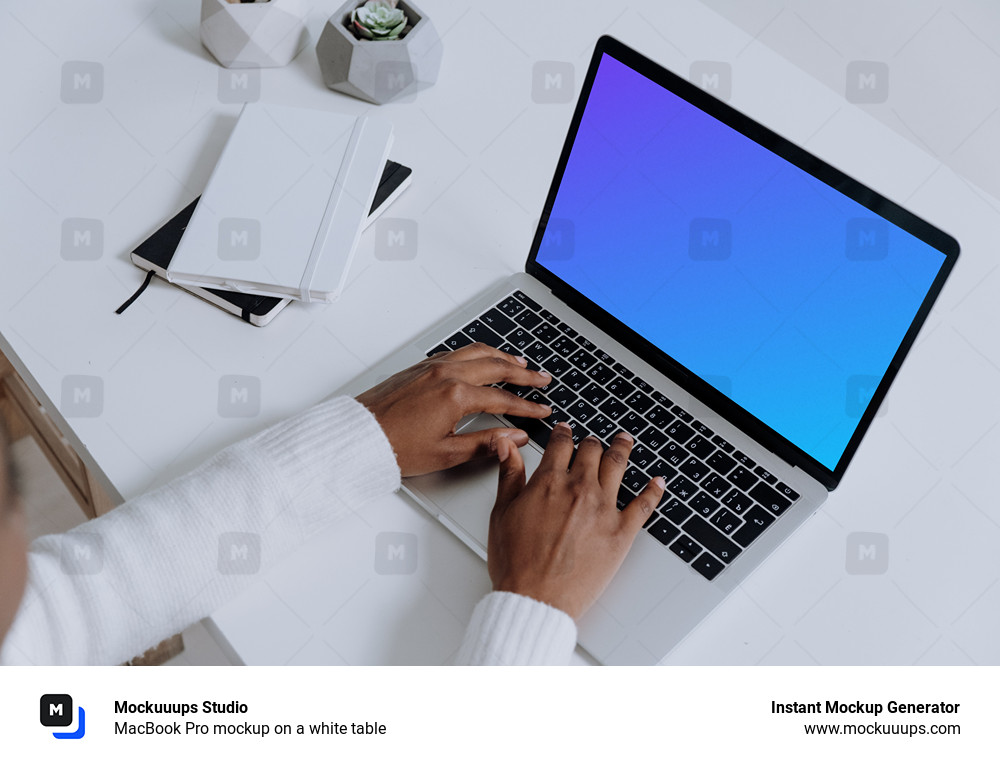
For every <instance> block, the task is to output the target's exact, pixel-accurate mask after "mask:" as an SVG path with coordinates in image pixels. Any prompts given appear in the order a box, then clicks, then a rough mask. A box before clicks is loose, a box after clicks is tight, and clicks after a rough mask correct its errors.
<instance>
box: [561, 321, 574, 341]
mask: <svg viewBox="0 0 1000 766" xmlns="http://www.w3.org/2000/svg"><path fill="white" fill-rule="evenodd" d="M556 328H557V329H558V330H559V332H561V333H562V334H563V335H565V336H566V337H567V338H575V337H576V336H577V335H578V333H577V331H576V330H574V329H573V328H572V327H570V326H569V325H568V324H566V323H565V322H560V323H559V324H557V325H556Z"/></svg>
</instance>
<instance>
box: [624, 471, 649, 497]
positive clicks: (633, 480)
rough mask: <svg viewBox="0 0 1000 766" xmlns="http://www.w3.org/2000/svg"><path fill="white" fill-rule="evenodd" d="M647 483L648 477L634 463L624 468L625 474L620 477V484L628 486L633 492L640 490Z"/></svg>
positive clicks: (637, 492)
mask: <svg viewBox="0 0 1000 766" xmlns="http://www.w3.org/2000/svg"><path fill="white" fill-rule="evenodd" d="M647 484H649V477H648V476H646V474H644V473H643V472H642V471H640V470H639V469H638V468H636V467H635V466H634V465H632V466H629V467H628V468H626V469H625V476H623V477H622V486H623V487H628V488H629V489H630V490H632V492H634V493H635V494H637V495H638V494H639V493H640V492H642V491H643V490H644V489H645V488H646V485H647Z"/></svg>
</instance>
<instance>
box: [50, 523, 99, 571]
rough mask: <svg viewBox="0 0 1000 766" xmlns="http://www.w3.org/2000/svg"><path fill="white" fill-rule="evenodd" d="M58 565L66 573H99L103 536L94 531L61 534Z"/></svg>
mask: <svg viewBox="0 0 1000 766" xmlns="http://www.w3.org/2000/svg"><path fill="white" fill-rule="evenodd" d="M59 566H60V568H61V569H62V571H63V574H68V575H95V574H100V573H101V571H102V570H103V569H104V538H103V537H101V536H100V535H99V534H96V533H94V532H73V533H71V534H68V535H63V536H62V544H61V547H60V551H59Z"/></svg>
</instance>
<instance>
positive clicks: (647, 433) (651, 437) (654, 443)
mask: <svg viewBox="0 0 1000 766" xmlns="http://www.w3.org/2000/svg"><path fill="white" fill-rule="evenodd" d="M638 439H639V441H641V442H642V443H643V444H645V445H646V446H647V447H649V448H650V449H651V450H653V452H659V451H660V450H661V449H663V447H664V446H665V445H666V444H667V437H666V436H664V435H663V431H660V430H658V429H657V428H655V427H654V426H649V427H648V428H647V429H646V430H644V431H643V432H642V433H641V434H640V435H639V436H638Z"/></svg>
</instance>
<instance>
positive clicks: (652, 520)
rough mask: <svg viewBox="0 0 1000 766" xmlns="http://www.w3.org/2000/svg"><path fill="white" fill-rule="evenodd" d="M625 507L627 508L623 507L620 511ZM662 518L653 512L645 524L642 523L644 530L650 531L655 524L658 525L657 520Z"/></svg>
mask: <svg viewBox="0 0 1000 766" xmlns="http://www.w3.org/2000/svg"><path fill="white" fill-rule="evenodd" d="M624 507H625V506H622V507H621V508H619V509H618V510H619V511H620V510H622V508H624ZM662 518H663V517H662V516H661V515H660V514H658V513H657V512H656V511H653V512H652V513H651V514H649V518H648V519H646V520H645V521H644V522H642V528H643V529H649V528H650V527H651V526H652V525H653V524H655V523H656V521H657V519H662Z"/></svg>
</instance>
